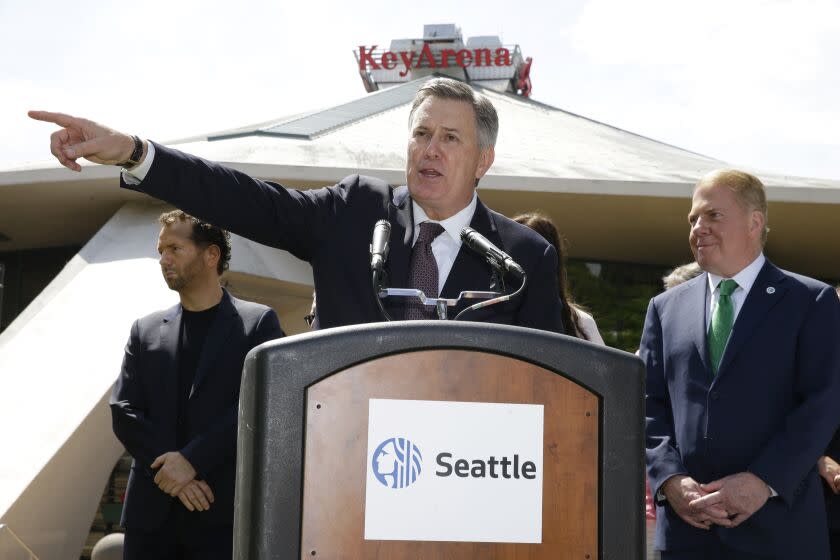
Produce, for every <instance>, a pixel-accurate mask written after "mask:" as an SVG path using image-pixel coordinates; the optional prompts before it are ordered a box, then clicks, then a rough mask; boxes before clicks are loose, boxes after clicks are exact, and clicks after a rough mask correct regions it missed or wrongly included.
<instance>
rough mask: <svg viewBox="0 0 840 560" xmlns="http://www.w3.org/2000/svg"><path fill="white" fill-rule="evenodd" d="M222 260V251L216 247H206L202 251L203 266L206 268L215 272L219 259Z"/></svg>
mask: <svg viewBox="0 0 840 560" xmlns="http://www.w3.org/2000/svg"><path fill="white" fill-rule="evenodd" d="M221 258H222V251H221V250H220V249H219V246H218V245H208V246H207V248H206V249H205V250H204V264H205V266H207V267H208V268H213V270H216V269H217V268H218V266H219V259H221Z"/></svg>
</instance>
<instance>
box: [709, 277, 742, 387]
mask: <svg viewBox="0 0 840 560" xmlns="http://www.w3.org/2000/svg"><path fill="white" fill-rule="evenodd" d="M736 288H738V283H737V282H736V281H735V280H721V282H720V284H718V291H720V297H719V298H718V303H717V307H715V311H714V313H712V322H711V324H710V325H709V357H711V358H712V374H713V375H717V372H718V367H720V359H721V358H722V357H723V349H724V348H726V341H727V340H729V333H731V332H732V323H734V322H735V306H734V305H732V298H731V297H730V296H731V295H732V292H734V291H735V290H736Z"/></svg>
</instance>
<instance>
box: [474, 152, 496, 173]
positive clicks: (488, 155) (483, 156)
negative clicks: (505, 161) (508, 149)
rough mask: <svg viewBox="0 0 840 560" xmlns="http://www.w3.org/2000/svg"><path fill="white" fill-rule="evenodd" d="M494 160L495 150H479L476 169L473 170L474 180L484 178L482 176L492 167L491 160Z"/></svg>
mask: <svg viewBox="0 0 840 560" xmlns="http://www.w3.org/2000/svg"><path fill="white" fill-rule="evenodd" d="M495 159H496V149H495V148H494V147H493V146H490V147H488V148H484V149H482V150H481V152H480V153H479V156H478V167H476V168H475V178H476V180H478V179H481V178H482V177H484V174H485V173H487V171H488V170H489V169H490V167H491V166H492V165H493V160H495Z"/></svg>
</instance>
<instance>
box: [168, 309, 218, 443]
mask: <svg viewBox="0 0 840 560" xmlns="http://www.w3.org/2000/svg"><path fill="white" fill-rule="evenodd" d="M218 309H219V305H218V304H217V305H214V306H213V307H211V308H209V309H205V310H204V311H187V310H186V309H183V314H182V317H181V335H180V340H179V348H178V428H177V435H176V437H177V441H176V443H177V446H178V449H181V448H182V447H184V446H185V445H186V444H187V443H189V439H188V438H189V422H188V420H189V418H188V413H187V406H188V403H189V398H190V391H191V390H192V386H193V381H194V380H195V372H196V370H197V369H198V363H199V360H200V359H201V350H202V348H204V341H205V340H206V339H207V333H208V332H210V326H211V325H212V324H213V320H214V319H215V318H216V312H217V311H218Z"/></svg>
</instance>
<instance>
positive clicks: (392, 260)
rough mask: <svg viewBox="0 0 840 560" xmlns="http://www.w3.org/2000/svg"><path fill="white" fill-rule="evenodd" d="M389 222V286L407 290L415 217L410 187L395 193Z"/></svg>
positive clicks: (397, 190)
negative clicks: (409, 193) (409, 192)
mask: <svg viewBox="0 0 840 560" xmlns="http://www.w3.org/2000/svg"><path fill="white" fill-rule="evenodd" d="M388 221H390V222H391V241H390V249H389V254H388V263H387V265H386V268H387V269H388V279H389V282H390V284H389V285H390V287H392V288H405V287H406V286H407V285H408V265H409V261H410V259H411V245H412V241H414V216H413V213H412V209H411V198H410V197H409V196H408V187H399V188H398V189H396V190H395V191H394V200H393V202H391V204H390V205H389V207H388Z"/></svg>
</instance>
